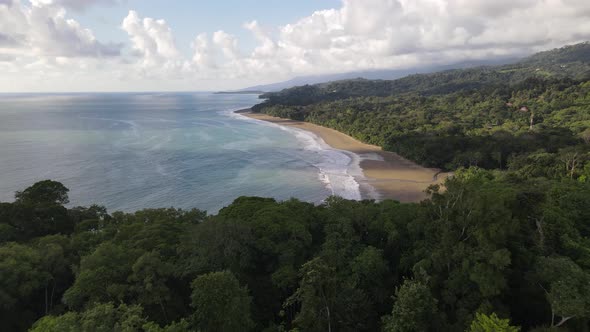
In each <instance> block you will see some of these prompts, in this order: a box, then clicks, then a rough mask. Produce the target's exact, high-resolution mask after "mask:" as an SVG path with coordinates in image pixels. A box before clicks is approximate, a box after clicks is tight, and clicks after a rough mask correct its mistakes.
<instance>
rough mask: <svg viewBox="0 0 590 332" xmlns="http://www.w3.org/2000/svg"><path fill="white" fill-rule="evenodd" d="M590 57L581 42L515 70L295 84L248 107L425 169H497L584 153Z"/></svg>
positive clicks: (589, 107) (536, 57)
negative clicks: (335, 133)
mask: <svg viewBox="0 0 590 332" xmlns="http://www.w3.org/2000/svg"><path fill="white" fill-rule="evenodd" d="M589 52H590V44H588V43H583V44H578V45H574V46H568V47H565V48H562V49H557V50H553V51H549V52H543V53H540V54H537V55H534V56H532V57H530V58H527V59H524V60H523V61H521V62H519V63H518V64H515V65H508V66H497V67H480V68H472V69H463V70H452V71H444V72H439V73H434V74H427V75H412V76H408V77H405V78H402V79H399V80H394V81H379V80H378V81H371V80H347V81H339V82H331V83H326V84H320V85H314V86H303V87H296V88H293V89H287V90H283V91H281V92H278V93H269V94H265V95H263V96H261V97H262V98H266V99H267V100H266V101H265V102H264V103H262V104H259V105H256V106H255V107H254V108H253V110H254V111H256V112H263V113H267V114H270V115H275V116H280V117H288V118H292V119H297V120H305V121H310V122H313V123H315V124H319V125H323V126H327V127H330V128H333V129H336V130H339V131H341V132H344V133H346V134H349V135H351V136H353V137H355V138H357V139H360V140H361V141H364V142H367V143H372V144H376V145H379V146H381V147H383V148H384V149H386V150H389V151H393V152H397V153H399V154H401V155H402V156H404V157H406V158H408V159H411V160H414V161H416V162H418V163H420V164H422V165H425V166H429V167H437V168H442V169H447V170H454V169H456V168H458V167H469V166H480V167H484V168H489V169H494V168H499V169H506V168H509V167H517V166H516V165H517V164H518V163H517V162H516V160H518V158H526V156H530V155H531V154H534V153H540V152H544V153H549V154H550V155H551V156H552V158H554V159H555V160H558V159H560V158H561V157H560V154H561V153H565V152H563V151H566V150H567V149H581V150H582V151H584V153H586V151H587V150H588V145H587V144H585V143H584V140H586V141H588V139H589V137H590V129H588V128H590V81H588V79H589V78H590V76H588V73H590V56H589ZM560 151H561V152H560Z"/></svg>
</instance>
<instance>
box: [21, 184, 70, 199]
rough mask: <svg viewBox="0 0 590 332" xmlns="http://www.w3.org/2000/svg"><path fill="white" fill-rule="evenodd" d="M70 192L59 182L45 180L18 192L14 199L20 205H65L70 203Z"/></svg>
mask: <svg viewBox="0 0 590 332" xmlns="http://www.w3.org/2000/svg"><path fill="white" fill-rule="evenodd" d="M68 191H69V189H68V188H66V187H65V186H64V185H63V184H61V183H59V182H56V181H51V180H45V181H40V182H37V183H35V184H34V185H32V186H30V187H29V188H27V189H25V190H23V191H18V192H16V194H15V195H14V197H15V198H16V201H17V202H18V203H25V204H57V205H63V204H67V203H69V202H70V200H69V198H68Z"/></svg>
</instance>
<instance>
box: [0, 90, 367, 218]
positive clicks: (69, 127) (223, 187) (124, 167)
mask: <svg viewBox="0 0 590 332" xmlns="http://www.w3.org/2000/svg"><path fill="white" fill-rule="evenodd" d="M258 102H260V100H259V99H258V96H256V95H225V94H223V95H222V94H211V93H100V94H1V95H0V201H3V202H11V201H13V199H14V192H15V191H17V190H22V189H25V188H26V187H28V186H30V185H31V184H33V183H35V182H36V181H39V180H44V179H52V180H56V181H60V182H62V183H63V184H64V185H66V186H67V187H68V188H69V189H70V193H69V194H70V204H69V205H70V206H88V205H90V204H99V205H104V206H106V207H107V209H108V210H109V211H111V212H112V211H118V210H120V211H135V210H139V209H144V208H162V207H172V206H173V207H176V208H183V209H190V208H198V209H201V210H206V211H208V212H210V213H216V212H217V211H218V210H219V209H220V208H222V207H224V206H227V205H228V204H230V203H231V202H232V201H233V200H234V199H236V198H237V197H239V196H262V197H273V198H276V199H278V200H286V199H289V198H292V197H294V198H298V199H300V200H303V201H308V202H313V203H320V202H322V201H323V200H324V199H325V198H327V197H328V196H330V195H333V194H335V195H338V196H342V197H344V198H349V199H360V198H361V194H360V190H359V185H358V183H357V182H356V181H355V178H354V177H353V175H354V176H359V175H360V174H357V173H358V172H360V168H359V167H358V158H357V157H356V156H355V155H353V154H350V153H347V152H345V151H339V150H334V149H331V148H330V147H329V146H327V145H326V144H325V143H324V142H323V141H322V140H321V139H319V138H318V137H316V136H315V135H313V134H311V133H309V132H305V131H301V130H298V129H294V128H287V127H282V126H278V125H275V124H271V123H267V122H262V121H258V120H253V119H249V118H246V117H244V116H242V115H240V114H236V113H234V111H236V110H239V109H243V108H248V107H251V106H252V105H254V104H256V103H258Z"/></svg>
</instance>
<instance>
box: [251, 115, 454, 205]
mask: <svg viewBox="0 0 590 332" xmlns="http://www.w3.org/2000/svg"><path fill="white" fill-rule="evenodd" d="M240 113H241V114H242V115H245V116H247V117H250V118H253V119H257V120H263V121H268V122H272V123H275V124H279V125H282V126H288V127H294V128H299V129H302V130H307V131H310V132H312V133H314V134H315V135H317V136H319V137H321V138H322V139H323V140H324V141H325V142H326V143H327V144H328V145H330V146H331V147H332V148H334V149H338V150H344V151H349V152H353V153H355V154H357V155H359V156H360V157H361V163H360V166H361V168H362V170H363V173H364V175H365V178H364V179H357V181H358V182H359V183H361V182H363V181H364V182H366V183H367V184H368V185H369V186H371V187H373V188H374V189H375V190H376V191H377V193H378V196H379V197H378V198H379V199H394V200H398V201H400V202H419V201H422V200H424V199H425V198H427V196H428V195H426V193H425V192H424V191H425V190H426V188H428V186H430V185H432V184H437V183H441V182H443V181H444V180H445V178H446V177H447V176H448V174H447V173H440V172H439V170H438V169H431V168H425V167H422V166H420V165H418V164H416V163H414V162H412V161H409V160H407V159H404V158H403V157H401V156H399V155H398V154H396V153H393V152H387V151H383V150H382V149H381V148H380V147H378V146H375V145H370V144H365V143H362V142H360V141H358V140H356V139H354V138H352V137H350V136H348V135H346V134H343V133H341V132H339V131H336V130H334V129H330V128H326V127H322V126H318V125H315V124H312V123H307V122H301V121H294V120H289V119H283V118H277V117H272V116H268V115H265V114H259V113H251V112H240ZM361 187H362V183H361ZM363 197H367V193H366V192H365V193H363ZM367 198H369V197H367Z"/></svg>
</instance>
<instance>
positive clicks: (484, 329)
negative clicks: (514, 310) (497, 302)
mask: <svg viewBox="0 0 590 332" xmlns="http://www.w3.org/2000/svg"><path fill="white" fill-rule="evenodd" d="M519 331H520V328H518V327H515V326H510V320H509V319H501V318H499V317H498V316H497V315H496V314H495V313H493V314H491V315H490V316H488V315H485V314H482V313H479V312H478V313H477V314H476V315H475V319H474V320H473V322H471V326H470V327H469V332H519Z"/></svg>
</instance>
